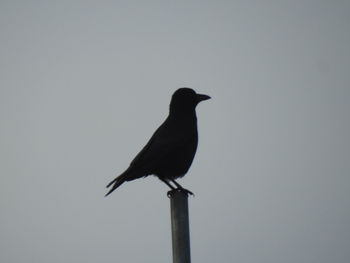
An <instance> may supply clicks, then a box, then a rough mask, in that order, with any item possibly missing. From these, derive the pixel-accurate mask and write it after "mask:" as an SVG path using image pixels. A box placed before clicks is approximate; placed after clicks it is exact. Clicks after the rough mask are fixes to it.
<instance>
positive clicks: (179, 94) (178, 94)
mask: <svg viewBox="0 0 350 263" xmlns="http://www.w3.org/2000/svg"><path fill="white" fill-rule="evenodd" d="M208 99H210V97H209V96H208V95H204V94H198V93H196V92H195V91H194V90H193V89H190V88H180V89H178V90H176V91H175V92H174V94H173V96H172V98H171V102H170V111H181V112H187V111H193V110H194V109H195V108H196V106H197V105H198V103H199V102H201V101H204V100H208Z"/></svg>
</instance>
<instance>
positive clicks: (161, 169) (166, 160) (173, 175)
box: [105, 88, 211, 196]
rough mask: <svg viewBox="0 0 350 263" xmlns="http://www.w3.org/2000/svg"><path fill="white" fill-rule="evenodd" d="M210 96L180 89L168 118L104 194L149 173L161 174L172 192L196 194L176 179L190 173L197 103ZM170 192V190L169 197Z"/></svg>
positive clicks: (195, 141)
mask: <svg viewBox="0 0 350 263" xmlns="http://www.w3.org/2000/svg"><path fill="white" fill-rule="evenodd" d="M210 98H211V97H210V96H208V95H205V94H198V93H196V92H195V91H194V90H193V89H191V88H179V89H177V90H176V91H175V92H174V93H173V95H172V97H171V101H170V105H169V115H168V117H167V118H166V119H165V121H164V122H163V123H162V124H161V125H160V126H159V128H158V129H157V130H156V131H155V132H154V134H153V135H152V137H151V138H150V140H149V141H148V143H147V144H146V145H145V146H144V147H143V149H142V150H141V151H140V152H139V153H138V154H137V155H136V157H135V158H134V159H133V160H132V162H131V164H130V166H129V167H128V168H127V169H126V170H125V171H124V172H123V173H122V174H120V175H119V176H118V177H116V178H115V179H114V180H113V181H111V182H110V183H109V184H108V185H107V186H106V188H109V187H111V188H110V189H109V191H108V192H107V194H106V195H105V196H108V195H110V194H111V193H112V192H113V191H114V190H115V189H117V188H118V187H119V186H120V185H121V184H123V183H124V182H127V181H132V180H135V179H138V178H141V177H146V176H149V175H155V176H156V177H158V178H159V179H160V180H161V181H162V182H164V183H165V184H166V185H167V186H168V187H170V189H171V191H175V190H176V191H182V192H184V193H186V194H187V195H193V193H192V192H191V191H189V190H187V189H185V188H183V187H182V186H181V185H180V184H179V183H178V182H176V181H175V179H177V178H181V177H183V176H184V175H185V174H186V173H187V171H188V170H189V168H190V166H191V164H192V161H193V159H194V156H195V154H196V151H197V145H198V130H197V116H196V106H197V105H198V103H200V102H201V101H205V100H208V99H210ZM171 183H173V184H174V185H175V186H173V185H172V184H171ZM171 191H169V192H168V196H169V194H170V192H171Z"/></svg>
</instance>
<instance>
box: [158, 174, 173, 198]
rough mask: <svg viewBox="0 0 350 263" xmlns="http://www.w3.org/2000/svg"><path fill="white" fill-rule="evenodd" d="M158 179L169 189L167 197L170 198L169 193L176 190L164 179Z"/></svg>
mask: <svg viewBox="0 0 350 263" xmlns="http://www.w3.org/2000/svg"><path fill="white" fill-rule="evenodd" d="M159 179H160V180H162V182H163V183H165V184H166V185H167V186H169V187H170V189H171V190H170V191H168V193H167V196H168V197H170V195H171V191H174V190H176V188H175V187H174V186H172V185H171V184H170V183H169V182H168V181H167V180H166V179H163V178H159Z"/></svg>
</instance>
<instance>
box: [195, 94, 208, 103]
mask: <svg viewBox="0 0 350 263" xmlns="http://www.w3.org/2000/svg"><path fill="white" fill-rule="evenodd" d="M209 99H211V98H210V97H209V96H208V95H205V94H197V102H198V103H199V102H201V101H203V100H209Z"/></svg>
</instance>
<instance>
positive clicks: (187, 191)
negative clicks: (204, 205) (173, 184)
mask: <svg viewBox="0 0 350 263" xmlns="http://www.w3.org/2000/svg"><path fill="white" fill-rule="evenodd" d="M177 189H178V191H180V192H184V193H185V194H187V195H192V196H194V193H192V192H191V191H190V190H187V189H185V188H177Z"/></svg>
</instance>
